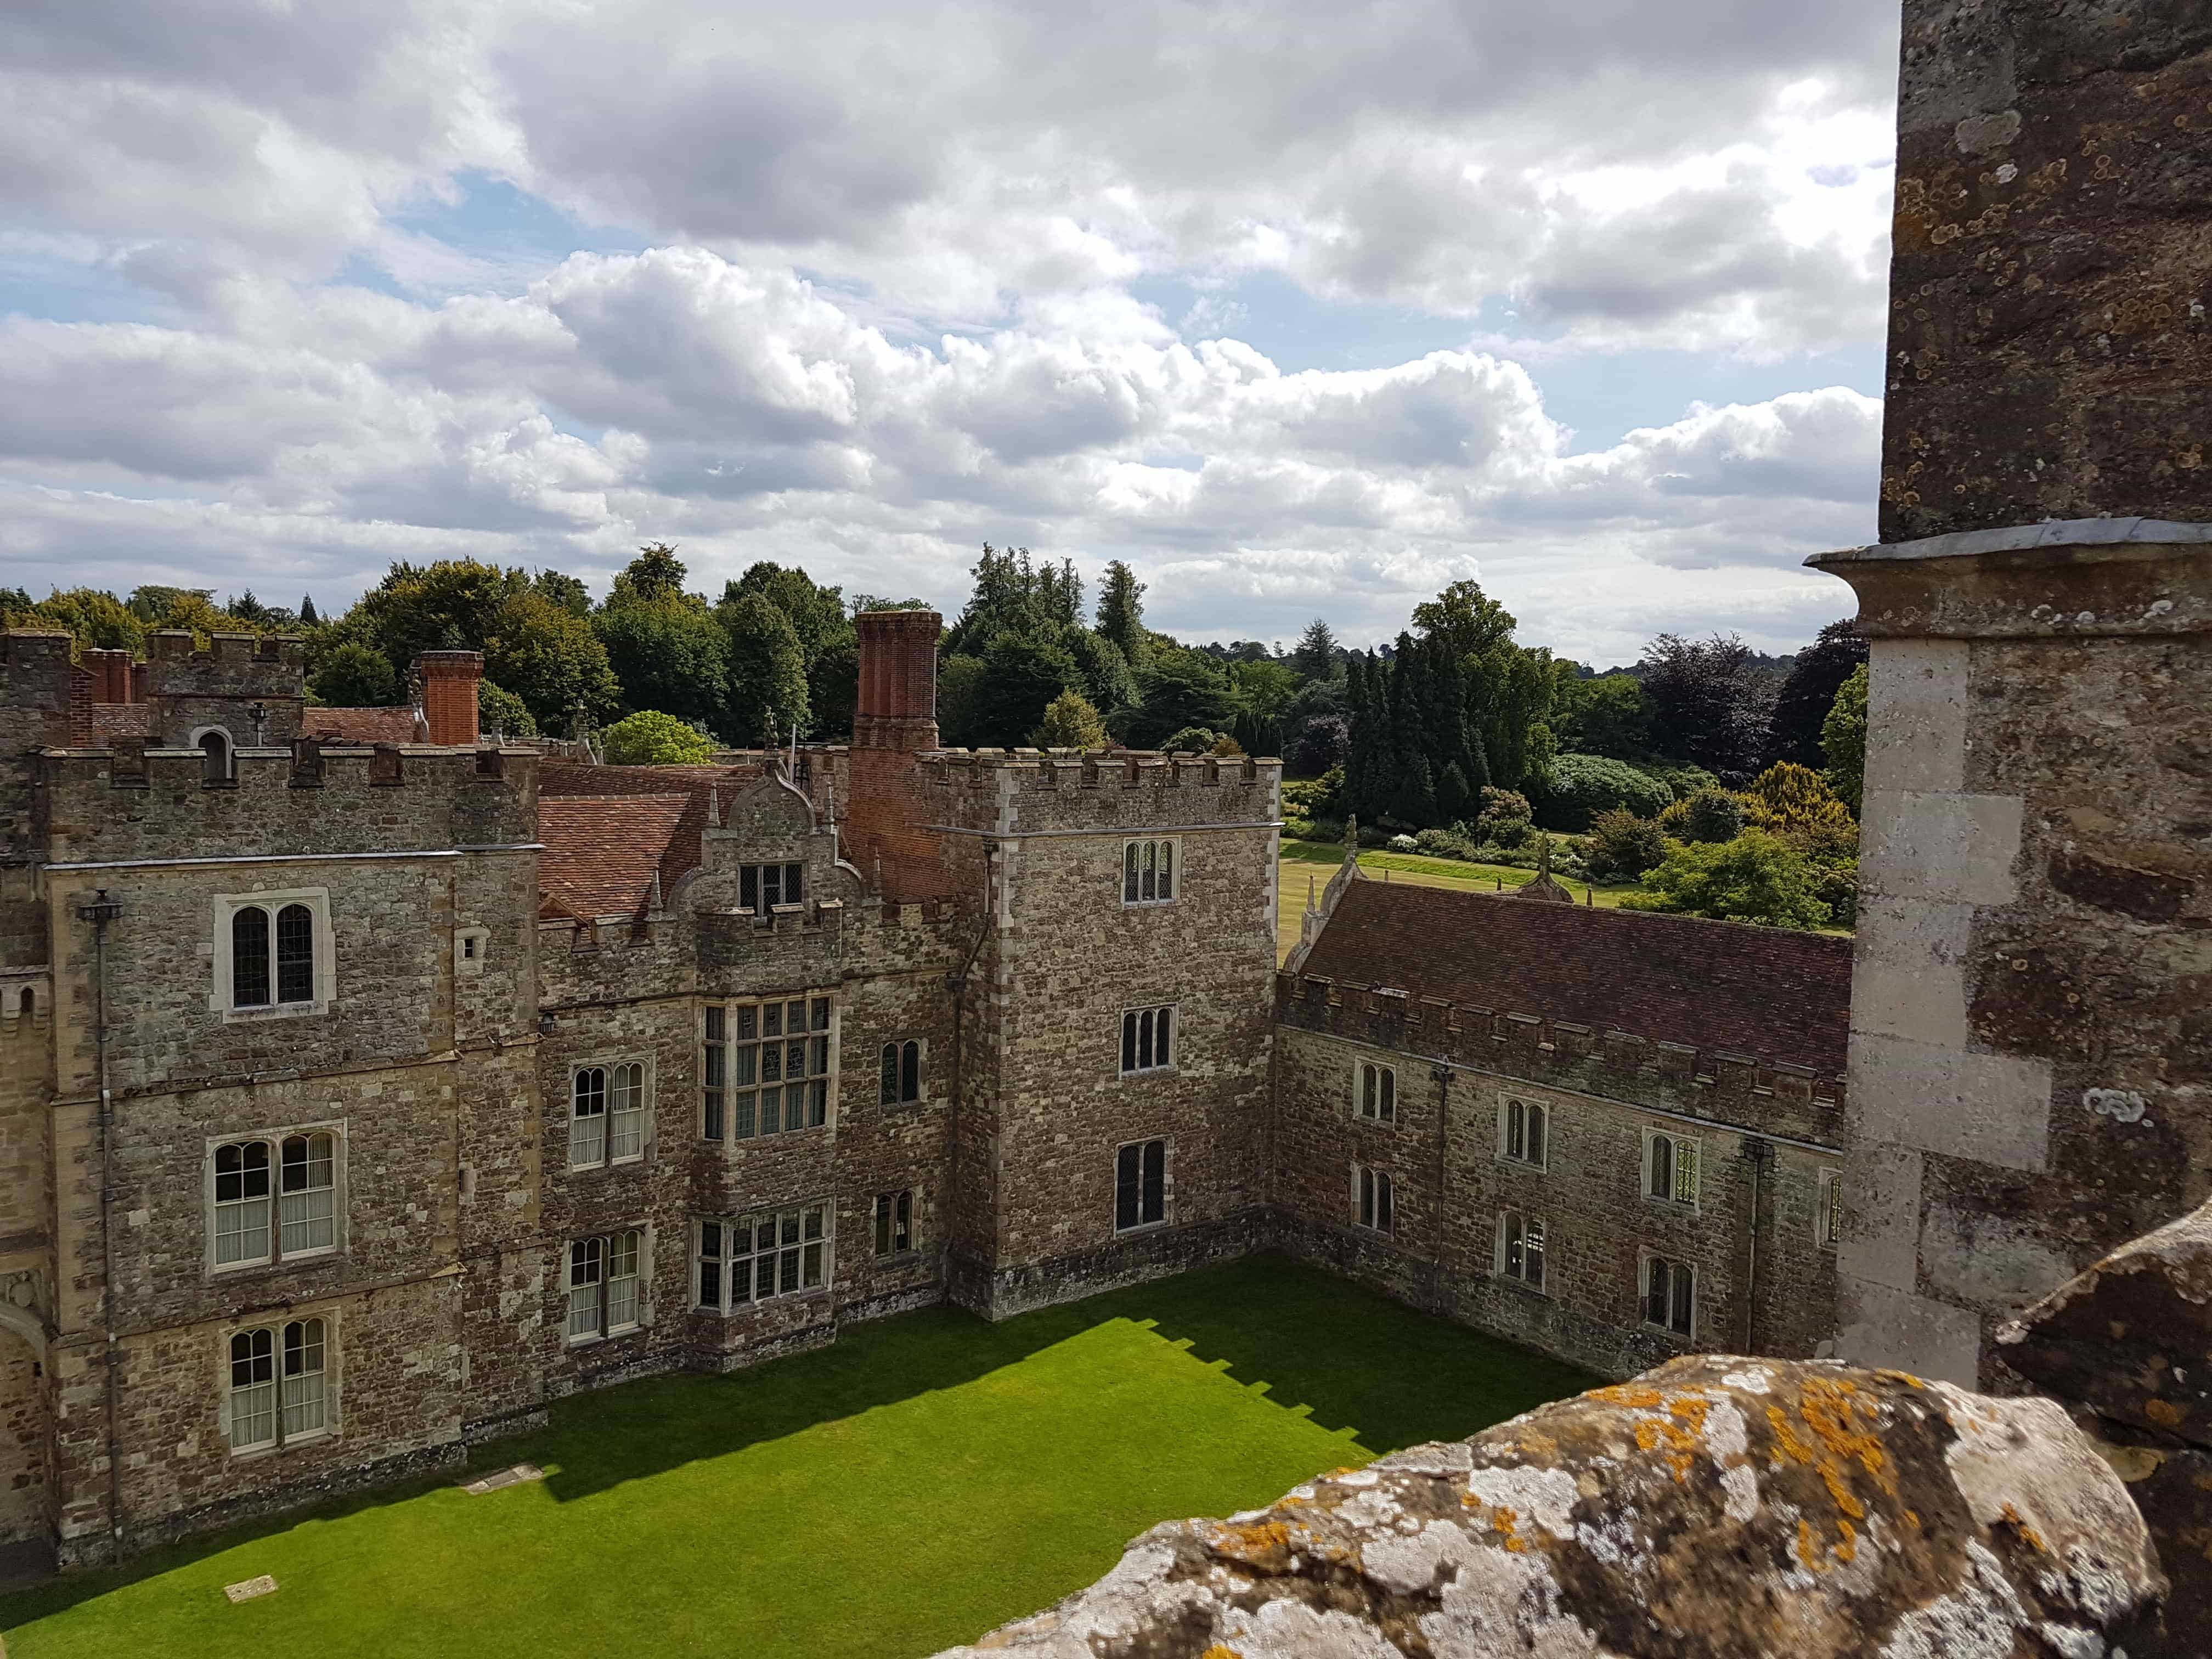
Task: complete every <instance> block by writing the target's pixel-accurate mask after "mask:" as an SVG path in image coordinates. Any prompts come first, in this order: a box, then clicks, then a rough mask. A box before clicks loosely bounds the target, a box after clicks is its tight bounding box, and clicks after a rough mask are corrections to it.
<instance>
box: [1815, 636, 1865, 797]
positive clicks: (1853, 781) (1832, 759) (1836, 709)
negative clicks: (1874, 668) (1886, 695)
mask: <svg viewBox="0 0 2212 1659" xmlns="http://www.w3.org/2000/svg"><path fill="white" fill-rule="evenodd" d="M1866 732H1867V665H1865V664H1864V663H1861V664H1860V665H1858V666H1857V668H1855V669H1853V670H1852V671H1851V677H1850V678H1849V679H1847V680H1845V681H1844V683H1843V684H1842V685H1841V686H1839V687H1838V688H1837V690H1836V701H1835V702H1834V704H1833V705H1832V707H1831V708H1829V710H1828V718H1827V719H1826V720H1823V721H1822V722H1821V723H1820V754H1821V757H1823V758H1824V759H1826V762H1827V763H1828V769H1827V771H1826V774H1825V776H1826V779H1827V781H1828V787H1829V788H1831V789H1832V790H1834V791H1835V792H1836V795H1837V798H1838V799H1840V800H1841V801H1842V802H1843V803H1844V805H1846V806H1848V807H1850V809H1851V811H1854V812H1856V811H1858V810H1859V796H1860V793H1861V791H1862V789H1863V786H1864V784H1865V781H1866Z"/></svg>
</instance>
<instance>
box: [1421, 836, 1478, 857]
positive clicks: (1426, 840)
mask: <svg viewBox="0 0 2212 1659" xmlns="http://www.w3.org/2000/svg"><path fill="white" fill-rule="evenodd" d="M1413 844H1414V845H1415V846H1417V847H1419V848H1420V849H1421V851H1423V852H1424V853H1427V854H1432V855H1433V856H1435V857H1437V858H1440V859H1463V860H1468V862H1470V863H1471V862H1473V861H1474V842H1472V841H1470V840H1469V839H1468V837H1467V836H1464V835H1462V834H1461V833H1460V831H1458V830H1456V829H1424V830H1422V831H1421V833H1420V834H1419V835H1418V836H1414V837H1413Z"/></svg>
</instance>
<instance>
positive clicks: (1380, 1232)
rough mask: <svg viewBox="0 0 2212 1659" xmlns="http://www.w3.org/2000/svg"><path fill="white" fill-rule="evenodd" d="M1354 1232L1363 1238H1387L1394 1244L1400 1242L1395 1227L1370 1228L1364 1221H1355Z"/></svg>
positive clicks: (1353, 1224)
mask: <svg viewBox="0 0 2212 1659" xmlns="http://www.w3.org/2000/svg"><path fill="white" fill-rule="evenodd" d="M1352 1231H1353V1232H1354V1233H1355V1234H1357V1235H1358V1237H1361V1238H1387V1239H1389V1241H1390V1242H1391V1243H1393V1244H1395V1243H1397V1242H1398V1230H1397V1229H1396V1228H1395V1227H1370V1226H1369V1225H1367V1224H1366V1223H1365V1222H1364V1221H1355V1222H1353V1223H1352Z"/></svg>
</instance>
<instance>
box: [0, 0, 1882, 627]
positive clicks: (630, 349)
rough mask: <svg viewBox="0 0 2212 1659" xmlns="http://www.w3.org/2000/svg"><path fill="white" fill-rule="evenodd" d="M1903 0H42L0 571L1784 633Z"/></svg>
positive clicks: (1817, 529) (1840, 603)
mask: <svg viewBox="0 0 2212 1659" xmlns="http://www.w3.org/2000/svg"><path fill="white" fill-rule="evenodd" d="M1896 27H1897V8H1896V5H1895V4H1894V3H1893V0H1790V3H1779V4H1778V3H1776V0H1665V3H1659V4H1654V3H1651V0H1529V3H1520V0H1457V3H1444V0H1376V3H1369V4H1360V5H1353V4H1346V3H1341V0H1339V3H1326V4H1304V3H1300V0H1271V3H1267V4H1265V5H1255V4H1242V5H1230V4H1198V3H1176V0H1115V3H1113V4H1111V5H1103V4H1080V3H1076V4H1060V5H1037V4H1034V3H1030V4H1021V5H1015V4H1005V5H1001V4H998V3H995V0H964V3H959V4H953V5H939V4H933V3H927V0H898V3H890V0H873V3H871V0H858V3H853V0H811V3H808V4H805V5H802V6H797V7H788V6H780V7H769V6H738V5H732V4H729V3H719V4H717V3H705V0H624V3H621V4H615V3H611V0H608V3H594V0H376V3H374V4H362V3H359V0H15V3H13V4H10V5H9V6H8V7H6V8H5V9H4V15H0V563H4V567H5V568H4V571H0V580H6V581H8V582H9V583H11V584H14V583H20V584H21V585H24V586H28V587H29V588H31V590H32V591H33V593H34V594H43V593H44V592H46V588H47V587H48V586H52V585H55V584H60V585H64V586H73V585H76V584H78V583H83V582H89V583H92V584H94V585H98V586H113V587H116V588H118V589H127V588H129V587H131V586H133V585H135V584H137V583H138V582H141V581H161V582H173V583H178V584H183V585H189V586H212V587H214V588H216V590H217V591H218V592H219V593H224V594H227V593H229V592H235V591H236V590H238V589H239V588H240V587H244V586H252V588H253V589H254V591H255V592H258V594H260V595H261V597H263V598H264V599H272V600H276V601H279V602H283V603H287V604H295V605H296V604H297V603H298V601H299V597H300V595H301V593H302V592H312V593H313V595H314V598H315V599H316V602H317V603H318V605H320V606H322V607H323V608H324V609H325V610H326V611H331V610H336V609H337V608H339V607H340V606H342V605H343V604H344V603H345V602H346V601H348V600H349V599H351V598H352V597H353V596H354V595H355V594H356V593H357V592H359V591H360V590H361V588H362V586H365V585H366V584H368V583H369V582H372V581H374V580H375V579H376V577H377V576H378V575H379V574H380V573H381V571H382V570H383V568H384V567H385V566H386V564H387V563H388V562H390V561H392V559H394V558H402V557H404V558H411V559H417V560H421V559H428V558H435V557H440V556H459V555H467V556H475V557H479V558H484V559H494V560H499V561H502V562H509V563H522V564H526V565H531V566H533V567H534V566H538V565H543V564H551V565H556V566H558V567H560V568H565V569H568V570H572V571H574V572H575V573H577V574H581V575H584V576H586V578H587V579H589V580H592V584H593V586H594V587H595V589H599V590H603V589H604V584H605V579H606V577H607V576H608V575H609V574H611V573H612V571H614V570H615V569H616V568H619V567H620V565H621V564H622V563H623V561H624V560H625V559H626V558H627V557H628V556H629V551H630V550H632V549H633V548H634V547H635V544H637V543H639V542H640V541H642V540H647V539H666V540H670V541H673V542H676V543H678V544H679V545H680V547H681V550H682V552H683V555H684V557H685V558H686V559H688V560H689V561H690V564H691V566H692V572H693V578H694V581H695V584H696V585H697V586H700V587H702V588H703V589H705V590H706V591H708V592H719V591H720V583H721V581H722V580H723V579H724V578H726V577H727V576H731V575H734V574H737V573H738V571H739V570H741V569H743V568H744V566H745V565H746V564H748V563H750V562H752V561H753V560H755V559H757V558H775V559H778V560H781V561H784V562H799V563H801V564H804V565H805V567H806V568H808V569H809V570H810V571H811V572H812V573H813V574H815V575H816V576H817V579H819V580H828V581H840V582H842V583H844V584H846V586H847V588H848V591H854V590H862V591H868V592H893V593H896V594H901V595H903V594H907V593H918V594H920V595H921V596H923V597H925V598H927V599H933V600H935V601H937V602H939V604H941V605H946V606H949V607H954V608H957V605H958V604H959V602H960V600H961V599H962V598H963V596H964V594H965V592H966V586H967V578H966V567H967V566H968V564H969V563H970V562H972V561H973V558H974V549H975V544H978V543H980V542H982V541H985V540H988V541H991V542H994V543H997V544H1023V545H1027V546H1029V547H1030V548H1032V549H1034V550H1036V551H1037V552H1038V553H1040V554H1048V555H1050V556H1054V557H1059V556H1069V557H1073V559H1074V560H1075V561H1076V562H1077V563H1078V565H1079V567H1081V568H1084V569H1085V571H1086V572H1087V573H1091V574H1095V573H1096V571H1097V568H1098V567H1099V566H1100V565H1102V564H1103V562H1105V561H1106V560H1107V559H1109V558H1114V557H1117V556H1118V557H1124V558H1127V559H1128V560H1130V561H1131V562H1133V563H1134V564H1135V565H1136V566H1137V567H1138V568H1139V572H1140V574H1142V575H1143V576H1144V577H1145V579H1146V580H1147V581H1148V582H1149V583H1150V584H1151V592H1150V594H1149V595H1148V599H1147V605H1148V611H1149V616H1150V619H1151V620H1152V622H1153V623H1154V625H1156V626H1158V627H1163V628H1165V629H1170V631H1173V632H1176V633H1179V634H1182V635H1184V636H1186V637H1191V638H1232V637H1249V638H1261V639H1276V638H1290V637H1292V636H1294V635H1295V634H1296V632H1297V629H1298V628H1299V627H1300V626H1301V625H1302V624H1303V623H1304V621H1305V620H1306V619H1308V618H1309V617H1312V616H1314V615H1316V614H1324V615H1327V616H1328V617H1330V618H1331V619H1332V621H1333V622H1334V623H1335V625H1336V626H1337V628H1338V629H1339V631H1340V634H1342V635H1345V636H1346V638H1347V639H1350V640H1353V641H1367V640H1371V639H1375V638H1379V637H1383V636H1386V635H1389V634H1391V633H1394V632H1395V630H1396V629H1399V628H1400V627H1401V626H1403V625H1404V620H1405V617H1406V614H1407V609H1408V608H1409V606H1410V605H1412V604H1413V603H1414V602H1415V601H1417V600H1418V599H1421V598H1423V597H1425V596H1426V595H1428V594H1430V593H1431V592H1434V591H1435V590H1437V588H1439V587H1441V586H1443V585H1444V584H1445V583H1446V582H1448V581H1450V580H1455V579H1457V578H1460V577H1462V576H1474V577H1476V578H1477V579H1478V580H1480V581H1481V582H1482V583H1483V585H1484V586H1486V588H1487V589H1488V590H1489V591H1490V592H1492V593H1493V594H1495V595H1497V596H1498V597H1500V598H1502V599H1504V600H1505V602H1506V603H1507V604H1508V605H1509V606H1510V608H1511V609H1512V610H1513V611H1515V612H1516V614H1518V615H1519V617H1521V618H1522V638H1523V639H1524V641H1530V642H1535V643H1548V644H1552V645H1553V646H1554V647H1558V648H1559V649H1562V650H1564V651H1565V652H1566V653H1569V654H1571V655H1575V656H1577V657H1581V658H1583V659H1589V660H1596V661H1601V662H1612V661H1618V660H1624V659H1628V658H1631V657H1632V656H1633V655H1634V653H1635V652H1636V649H1637V647H1638V646H1639V645H1640V643H1641V642H1642V641H1644V639H1645V638H1646V637H1648V636H1649V635H1650V634H1651V633H1653V632H1654V631H1656V630H1659V629H1684V630H1692V629H1693V630H1698V631H1703V630H1705V629H1710V628H1720V629H1737V630H1740V631H1741V632H1742V633H1743V634H1744V635H1745V636H1746V637H1747V638H1749V639H1751V640H1753V641H1755V642H1757V643H1759V644H1760V645H1762V646H1764V647H1766V648H1769V649H1789V648H1792V647H1794V646H1795V645H1796V643H1798V642H1799V641H1802V639H1804V638H1805V637H1807V636H1808V635H1809V634H1810V633H1811V631H1812V630H1813V629H1814V628H1815V627H1817V626H1818V625H1819V624H1820V623H1822V622H1824V621H1826V620H1828V619H1830V618H1832V617H1835V616H1838V615H1842V614H1846V613H1847V612H1848V611H1850V596H1849V594H1848V592H1847V591H1846V590H1845V589H1844V588H1843V587H1842V586H1841V585H1840V584H1838V583H1835V582H1834V581H1832V580H1830V579H1828V578H1826V577H1821V576H1817V575H1814V574H1810V573H1808V572H1805V571H1803V570H1802V569H1800V568H1798V561H1799V560H1800V559H1802V557H1803V556H1804V555H1806V554H1807V553H1808V552H1813V551H1817V550H1821V549H1825V548H1831V547H1838V546H1844V545H1848V544H1852V543H1854V542H1858V541H1864V540H1869V539H1871V538H1872V535H1873V529H1874V522H1873V507H1874V491H1875V468H1876V447H1877V446H1876V440H1877V435H1878V427H1879V416H1880V405H1879V402H1878V398H1879V394H1880V392H1881V338H1882V322H1883V310H1884V281H1885V274H1886V271H1885V266H1886V260H1887V216H1888V204H1889V194H1890V178H1891V160H1890V158H1891V149H1892V132H1891V128H1892V120H1893V115H1892V110H1893V83H1894V79H1895V52H1896Z"/></svg>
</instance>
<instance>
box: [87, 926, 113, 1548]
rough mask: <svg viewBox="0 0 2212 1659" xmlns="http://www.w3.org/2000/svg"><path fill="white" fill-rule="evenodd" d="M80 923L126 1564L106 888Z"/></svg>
mask: <svg viewBox="0 0 2212 1659" xmlns="http://www.w3.org/2000/svg"><path fill="white" fill-rule="evenodd" d="M76 914H77V917H78V919H79V920H80V921H88V922H90V923H91V924H92V995H93V1025H92V1051H93V1066H94V1076H95V1077H96V1079H97V1080H98V1082H99V1085H100V1324H101V1326H102V1328H103V1330H104V1333H105V1334H106V1339H107V1343H106V1374H107V1424H106V1446H107V1524H108V1537H109V1547H110V1548H111V1550H112V1554H113V1559H116V1560H118V1561H119V1560H121V1559H123V1460H122V1456H121V1454H120V1452H119V1450H118V1444H117V1442H118V1433H117V1426H118V1423H119V1422H120V1420H121V1418H122V1407H121V1405H120V1403H119V1390H120V1389H121V1386H122V1385H121V1383H120V1380H119V1377H118V1372H119V1370H120V1369H121V1364H122V1357H121V1354H120V1352H119V1351H118V1347H117V1344H116V1336H115V1227H114V1221H113V1215H112V1205H111V1200H112V1196H113V1192H114V1179H113V1176H114V1168H115V1097H114V1094H113V1091H112V1090H110V1088H109V1087H108V1082H107V924H108V923H109V922H111V921H114V920H115V919H116V917H118V916H119V915H122V914H123V907H122V906H121V905H120V904H118V903H117V902H115V901H114V900H112V899H111V898H109V897H108V896H107V890H106V888H105V887H103V888H101V889H100V892H99V895H98V896H97V897H95V898H94V900H93V902H91V903H89V904H84V905H80V906H78V907H77V913H76Z"/></svg>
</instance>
